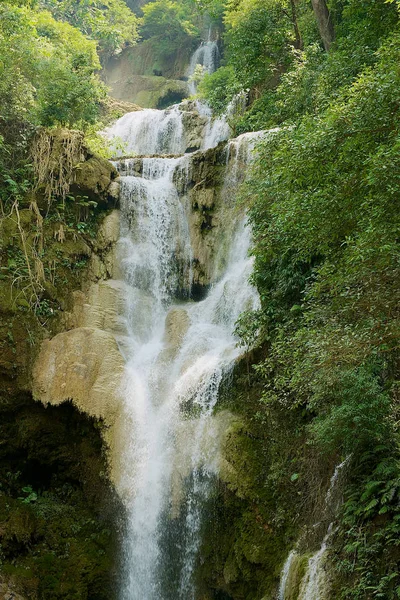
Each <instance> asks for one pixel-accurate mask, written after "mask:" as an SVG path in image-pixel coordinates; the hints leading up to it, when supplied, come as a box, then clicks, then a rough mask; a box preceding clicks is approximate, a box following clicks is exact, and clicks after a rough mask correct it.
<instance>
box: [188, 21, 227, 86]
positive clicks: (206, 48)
mask: <svg viewBox="0 0 400 600" xmlns="http://www.w3.org/2000/svg"><path fill="white" fill-rule="evenodd" d="M219 61H220V56H219V49H218V42H216V41H215V40H212V39H211V32H210V34H209V36H208V40H207V41H206V42H202V43H201V45H200V46H199V47H198V48H197V50H196V51H195V52H194V53H193V55H192V58H191V59H190V64H189V68H188V70H187V77H188V80H189V92H190V94H191V95H194V94H195V93H196V92H197V86H196V82H195V81H194V80H193V75H194V74H195V72H196V68H198V66H200V67H202V70H203V72H205V73H214V71H216V70H217V69H218V66H219Z"/></svg>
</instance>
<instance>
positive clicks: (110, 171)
mask: <svg viewBox="0 0 400 600" xmlns="http://www.w3.org/2000/svg"><path fill="white" fill-rule="evenodd" d="M117 177H118V172H117V170H116V168H115V167H114V165H112V164H111V163H110V161H108V160H106V159H105V158H102V157H101V156H92V157H91V158H89V159H88V160H85V161H84V162H82V163H79V164H78V165H76V167H75V168H74V182H73V184H72V185H71V193H73V194H76V195H80V194H81V195H82V196H87V197H88V198H90V199H91V200H94V201H96V202H97V203H98V204H99V205H100V206H101V207H102V208H113V207H114V202H113V201H112V199H111V203H110V198H109V195H108V193H107V191H108V188H109V187H110V184H111V182H112V181H113V180H114V179H116V178H117Z"/></svg>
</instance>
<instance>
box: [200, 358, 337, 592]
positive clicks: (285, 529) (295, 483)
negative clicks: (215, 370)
mask: <svg viewBox="0 0 400 600" xmlns="http://www.w3.org/2000/svg"><path fill="white" fill-rule="evenodd" d="M263 352H264V349H259V351H258V352H257V353H252V354H249V355H248V356H247V357H245V358H244V359H242V360H241V361H239V362H238V364H237V365H236V367H235V369H234V372H233V373H232V374H231V376H230V378H229V379H227V380H226V381H225V382H224V384H223V385H222V387H221V390H220V400H219V403H218V405H217V410H225V409H228V410H230V411H231V412H233V413H234V414H235V415H236V417H237V418H236V420H235V421H234V422H233V425H231V427H230V429H229V431H228V432H227V435H226V441H225V445H224V447H223V449H222V454H223V460H222V466H221V470H220V478H219V482H218V485H217V488H216V494H215V498H214V506H213V511H212V516H210V525H209V527H208V529H207V532H206V533H205V537H204V542H203V546H202V550H201V561H200V562H201V565H200V567H199V574H198V577H199V579H200V580H202V581H203V583H204V585H205V586H206V589H207V590H208V592H207V593H209V594H211V596H212V597H217V596H218V594H219V593H223V594H227V595H228V597H230V598H233V599H234V600H254V599H255V598H263V599H265V600H270V599H271V600H272V599H275V597H276V591H277V587H278V584H279V578H280V573H281V570H282V566H283V564H284V562H285V560H286V558H287V556H288V554H289V552H290V550H291V549H292V548H293V547H294V545H295V542H296V541H297V539H298V537H299V535H300V532H302V531H303V527H305V525H308V526H309V525H310V524H312V523H313V522H315V515H316V512H315V511H317V509H318V498H319V494H320V493H321V483H320V482H321V481H322V482H325V481H326V484H327V485H329V474H331V472H330V466H331V465H329V468H328V469H327V466H326V465H324V466H323V468H322V467H321V466H320V464H319V463H318V461H317V460H316V457H315V454H314V453H315V451H314V449H313V448H310V447H308V446H307V445H306V443H305V440H306V437H305V426H306V423H307V421H306V419H305V417H304V415H303V413H302V411H301V409H299V410H297V411H296V410H293V411H290V412H288V411H286V410H284V409H283V408H278V407H273V406H272V405H271V406H265V405H264V404H263V402H262V401H261V400H260V398H261V397H262V392H263V385H264V382H263V380H262V379H260V378H259V377H258V375H257V374H255V373H254V372H253V371H252V369H251V364H252V363H253V362H254V363H257V362H259V355H258V353H261V354H262V353H263ZM310 465H312V467H310ZM310 468H312V469H313V473H312V476H310V477H308V475H309V472H310ZM315 469H321V471H317V474H316V475H315V473H314V470H315ZM293 473H296V474H298V478H297V479H295V480H292V477H291V476H292V475H293ZM314 476H316V477H318V478H319V479H318V481H319V484H318V485H319V490H318V494H317V493H316V490H315V489H314V487H313V486H314V483H313V478H314ZM323 485H325V483H324V484H323ZM323 485H322V487H323ZM317 514H318V513H317ZM309 529H312V527H309ZM312 543H317V544H318V543H320V540H317V542H316V541H315V540H313V541H312ZM310 544H311V542H310ZM303 545H304V546H305V547H306V548H307V545H308V544H307V540H306V539H305V540H304V542H303ZM311 545H312V544H311ZM310 550H311V551H313V550H314V547H312V548H310ZM309 556H310V554H307V551H305V552H304V554H303V555H301V556H300V557H299V560H298V564H297V566H296V569H297V570H296V574H295V576H294V582H293V588H294V589H295V590H296V589H297V590H298V586H299V585H300V581H301V578H302V577H303V575H304V571H305V568H306V564H307V560H308V558H309ZM296 597H297V596H295V595H294V596H293V598H296Z"/></svg>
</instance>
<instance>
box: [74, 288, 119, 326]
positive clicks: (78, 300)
mask: <svg viewBox="0 0 400 600" xmlns="http://www.w3.org/2000/svg"><path fill="white" fill-rule="evenodd" d="M126 294H127V292H126V284H125V283H124V282H123V281H118V280H114V279H108V280H106V281H99V282H98V283H94V284H92V285H91V286H90V288H89V289H88V291H87V293H86V294H83V293H82V292H75V294H74V313H73V314H74V321H73V326H74V327H94V328H96V329H101V330H103V331H109V332H111V333H114V334H115V333H119V334H125V333H126V327H125V322H124V320H123V318H122V315H123V313H124V308H125V297H126Z"/></svg>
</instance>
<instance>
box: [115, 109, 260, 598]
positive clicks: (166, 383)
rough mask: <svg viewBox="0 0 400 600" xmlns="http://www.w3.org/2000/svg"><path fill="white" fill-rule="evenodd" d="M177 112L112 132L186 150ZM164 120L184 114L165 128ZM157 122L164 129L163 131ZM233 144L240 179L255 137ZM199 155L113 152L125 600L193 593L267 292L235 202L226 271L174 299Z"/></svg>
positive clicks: (231, 156) (188, 260) (141, 118)
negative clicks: (245, 326)
mask: <svg viewBox="0 0 400 600" xmlns="http://www.w3.org/2000/svg"><path fill="white" fill-rule="evenodd" d="M178 111H179V109H178V108H173V109H172V111H171V112H172V113H173V115H171V114H168V111H140V112H138V113H132V114H130V115H126V116H125V117H123V118H122V119H120V120H119V121H118V122H117V124H116V125H115V127H114V128H113V129H112V130H111V131H110V132H109V135H111V136H112V135H119V136H120V137H122V138H123V139H125V140H126V141H127V142H128V143H129V144H130V145H131V146H130V147H131V148H132V149H135V152H138V153H141V154H146V155H149V154H153V153H155V152H161V153H166V152H168V153H169V152H171V153H177V152H178V149H179V144H180V143H181V141H180V140H179V136H178V134H177V132H178V131H179V127H180V126H179V124H177V121H178V119H176V117H177V113H178ZM150 113H151V114H153V113H154V119H153V120H151V119H150V118H149V117H150ZM174 119H176V121H174ZM166 120H169V122H170V123H175V124H174V125H173V126H172V125H171V127H170V129H167V128H164V125H163V124H164V123H165V121H166ZM152 123H153V124H155V125H152ZM156 125H157V127H158V128H159V132H160V131H161V132H165V135H164V133H163V134H162V135H161V137H160V136H159V135H158V134H157V135H156ZM160 140H161V141H160ZM236 144H237V146H238V151H237V152H236V153H232V152H230V151H229V150H227V156H228V160H227V165H226V180H227V181H230V182H232V181H235V182H237V181H238V180H239V179H238V164H237V163H238V161H239V157H241V158H240V161H241V171H242V170H243V168H244V165H245V162H247V160H248V158H249V151H248V148H247V146H248V139H247V138H246V137H243V140H238V141H237V142H236ZM242 145H243V148H244V146H246V150H244V149H242V150H241V149H240V148H241V146H242ZM180 150H182V147H180ZM244 156H245V158H243V157H244ZM190 160H191V157H190V155H186V156H182V157H177V158H163V157H159V158H145V159H140V160H139V159H127V160H124V161H121V162H120V163H116V164H117V166H118V168H119V170H120V173H121V213H122V227H121V239H120V245H119V246H120V263H121V270H122V272H123V274H124V280H125V283H126V284H127V285H126V289H127V290H128V292H127V297H126V311H125V319H126V330H127V332H128V334H127V336H124V337H123V338H121V339H120V340H119V341H120V347H121V350H122V351H123V353H124V355H125V358H126V368H125V375H124V382H123V389H122V393H123V397H124V419H123V421H124V425H123V427H122V431H121V440H120V445H121V447H122V451H123V456H122V460H121V466H120V481H119V493H120V495H121V497H122V498H123V501H124V503H125V506H126V509H127V515H128V526H127V532H126V538H125V547H124V583H123V586H122V590H121V600H170V599H171V600H172V599H173V600H191V599H194V598H195V593H196V592H195V585H194V582H193V571H194V569H195V567H196V564H197V560H198V552H199V548H200V544H201V528H202V523H203V519H204V511H205V510H206V506H207V498H208V496H209V491H210V489H211V488H212V485H213V477H215V475H216V474H217V472H218V461H219V458H218V456H219V453H218V443H219V435H218V427H217V426H216V425H215V417H214V416H213V411H214V408H215V405H216V402H217V400H218V390H219V385H220V383H221V381H222V380H223V378H224V377H225V376H226V375H227V374H228V373H229V372H230V370H231V369H232V366H233V364H234V361H235V359H236V358H237V357H238V356H239V354H240V350H239V348H238V347H237V340H236V339H235V337H234V335H233V330H234V326H235V322H236V320H237V318H238V317H239V315H240V313H241V312H242V311H243V310H246V309H250V308H252V307H257V306H258V302H259V301H258V296H257V294H256V291H255V290H254V289H253V288H252V287H251V286H250V285H249V283H248V279H249V276H250V273H251V270H252V259H250V258H249V256H248V249H249V245H250V233H249V229H248V228H247V227H246V226H245V220H244V217H243V216H241V217H240V216H236V217H234V211H233V207H232V219H234V218H236V219H237V223H236V226H235V227H234V231H235V234H234V237H233V239H232V243H231V247H230V250H229V251H228V255H227V257H226V260H225V263H226V265H227V267H226V269H225V272H224V273H223V275H222V276H221V277H220V279H219V280H218V281H217V282H215V283H214V285H213V286H212V288H211V290H210V291H209V293H208V295H207V297H206V298H205V299H204V300H202V301H201V302H192V301H185V302H183V301H182V300H181V301H180V302H178V300H177V294H179V298H182V297H184V296H185V293H186V296H188V295H189V294H190V286H191V278H192V270H191V265H192V260H193V256H192V249H191V240H190V231H189V225H188V218H189V214H188V213H187V209H185V206H184V203H183V202H182V199H181V198H180V197H179V194H178V191H177V188H176V186H175V184H174V181H177V180H182V178H183V179H184V178H185V177H186V178H187V177H188V169H189V163H190ZM139 163H140V166H141V165H142V166H141V168H139V166H138V165H139ZM139 172H140V174H141V176H138V175H139ZM242 175H243V173H242ZM182 187H183V188H184V186H182V185H180V186H179V189H182ZM230 200H231V202H232V197H231V198H230ZM221 251H222V250H221ZM216 254H218V249H217V252H216Z"/></svg>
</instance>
